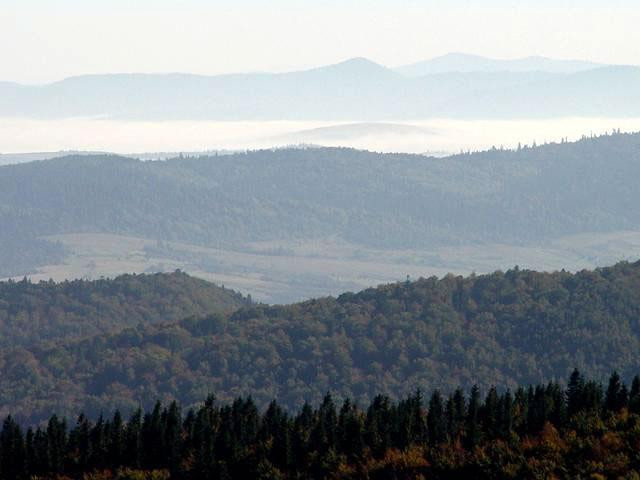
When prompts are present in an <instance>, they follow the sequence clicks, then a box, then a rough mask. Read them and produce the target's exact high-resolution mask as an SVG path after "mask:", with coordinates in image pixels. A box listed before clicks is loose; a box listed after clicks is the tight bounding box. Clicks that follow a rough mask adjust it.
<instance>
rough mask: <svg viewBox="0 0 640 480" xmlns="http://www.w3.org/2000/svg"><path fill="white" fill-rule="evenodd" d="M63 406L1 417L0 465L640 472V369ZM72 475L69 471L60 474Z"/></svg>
mask: <svg viewBox="0 0 640 480" xmlns="http://www.w3.org/2000/svg"><path fill="white" fill-rule="evenodd" d="M73 418H77V421H75V422H74V421H73V420H72V421H68V420H67V419H63V418H60V417H59V416H57V415H55V414H53V415H51V416H50V418H49V421H48V422H46V423H44V422H43V424H42V425H40V426H38V427H31V426H29V427H28V428H26V432H25V428H24V426H23V425H20V423H19V422H16V420H15V418H13V417H11V416H8V417H6V418H5V419H4V421H3V423H2V428H1V430H0V478H6V479H12V480H21V479H26V478H35V477H33V476H34V475H37V478H45V479H51V480H53V479H56V480H62V479H63V478H64V479H71V478H73V479H78V480H80V479H82V480H91V479H100V480H142V479H148V480H161V479H162V480H165V479H168V478H175V479H178V478H179V479H185V480H190V479H193V480H196V479H210V478H216V479H239V480H245V479H270V480H276V479H283V480H284V479H292V480H293V479H302V478H304V479H318V480H320V479H327V478H332V479H336V480H338V479H343V480H347V479H353V480H355V479H364V478H366V479H371V480H386V479H389V480H397V479H399V478H400V479H407V480H409V479H416V480H419V479H425V478H430V479H431V478H433V479H449V478H451V479H459V478H474V479H484V478H486V479H496V478H505V479H507V478H592V479H601V478H602V479H604V478H625V479H634V478H637V477H638V475H639V473H640V459H639V457H638V454H637V453H638V444H639V443H640V377H638V376H637V375H636V376H635V377H634V378H633V381H632V382H631V384H630V387H627V385H626V384H625V383H624V381H623V379H622V378H621V377H620V376H619V375H618V374H617V373H616V372H614V373H613V374H612V375H611V376H610V377H609V380H608V383H607V384H606V388H604V387H603V385H602V384H601V383H599V382H597V381H593V380H587V379H585V378H584V377H583V376H582V375H581V374H580V372H579V371H578V370H574V371H573V372H572V373H571V376H570V377H569V381H568V382H567V386H566V387H563V386H561V385H560V384H558V383H555V382H548V383H546V384H538V385H535V386H533V385H530V386H528V387H527V386H520V387H518V388H517V389H514V390H513V391H511V390H506V391H498V390H497V389H496V388H490V389H488V390H487V391H486V392H481V391H480V390H479V389H478V388H477V387H473V388H471V389H470V391H468V392H465V391H463V390H461V389H456V390H455V391H451V392H440V391H438V390H435V391H433V392H431V393H430V394H429V395H427V396H425V395H424V394H423V393H422V392H420V391H415V392H413V393H412V394H411V395H408V396H407V397H405V398H402V399H401V400H399V401H398V402H394V401H392V400H391V399H390V398H388V397H386V396H384V395H376V396H375V398H373V400H372V401H371V402H370V403H369V404H368V405H361V406H359V405H358V404H356V403H354V402H353V401H351V400H349V399H345V400H343V401H342V402H338V401H337V400H336V399H335V398H334V397H333V396H332V395H331V394H327V395H325V396H324V398H323V399H322V401H321V402H318V404H316V405H314V406H312V405H309V404H307V403H305V404H304V405H298V406H297V408H296V409H295V410H294V411H287V410H286V409H283V408H282V406H281V405H279V404H278V403H277V401H275V400H274V401H272V402H270V403H269V405H268V407H265V408H264V409H262V410H261V409H259V408H258V407H257V406H256V404H255V402H254V401H253V399H252V398H251V397H245V398H242V397H240V398H237V399H235V400H234V401H233V402H232V403H231V402H229V403H227V404H224V403H222V404H221V403H220V402H218V401H217V400H216V399H215V397H212V396H209V397H207V399H206V400H205V401H204V402H203V403H200V402H199V404H198V405H197V406H196V407H195V408H193V409H189V410H188V411H186V412H183V411H182V410H181V408H180V406H179V404H177V403H176V402H171V403H170V404H166V405H164V406H163V405H162V404H161V403H160V402H157V403H156V404H155V406H153V408H150V409H149V410H148V411H146V412H145V411H143V410H141V409H136V411H134V412H133V413H132V414H131V416H130V417H129V418H128V421H127V419H126V417H123V416H122V414H121V413H120V412H119V411H116V412H115V413H113V414H112V415H110V416H108V417H105V416H103V415H100V416H99V417H97V418H92V417H87V416H86V415H85V414H83V413H81V414H79V415H75V416H74V417H73ZM62 475H64V476H62Z"/></svg>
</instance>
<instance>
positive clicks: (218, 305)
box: [0, 272, 249, 348]
mask: <svg viewBox="0 0 640 480" xmlns="http://www.w3.org/2000/svg"><path fill="white" fill-rule="evenodd" d="M248 303H249V302H248V300H247V299H245V298H244V297H242V296H241V295H240V294H238V293H235V292H233V291H231V290H227V289H224V288H221V287H218V286H216V285H214V284H212V283H208V282H205V281H204V280H200V279H196V278H192V277H189V276H188V275H186V274H184V273H182V272H174V273H168V274H163V273H158V274H153V275H122V276H120V277H117V278H115V279H112V280H111V279H103V280H96V281H86V280H75V281H71V282H62V283H54V282H39V283H31V282H30V281H28V280H26V279H25V280H24V281H19V282H14V281H9V282H0V347H2V348H8V347H15V346H25V347H28V346H30V345H33V344H36V343H39V342H42V341H52V342H55V341H62V340H65V341H68V340H73V339H79V338H86V337H89V336H93V335H98V334H106V333H115V332H117V331H119V330H122V329H123V328H126V327H133V326H136V325H138V324H140V323H142V324H147V325H148V324H154V323H171V322H175V321H178V320H182V319H184V318H185V317H188V316H190V315H207V314H213V313H230V312H232V311H233V310H235V309H237V308H239V307H240V306H246V305H247V304H248Z"/></svg>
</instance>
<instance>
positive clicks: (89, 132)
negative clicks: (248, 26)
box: [0, 118, 640, 163]
mask: <svg viewBox="0 0 640 480" xmlns="http://www.w3.org/2000/svg"><path fill="white" fill-rule="evenodd" d="M614 129H620V130H621V131H623V132H625V131H640V118H624V119H616V118H560V119H550V120H504V121H497V120H481V121H477V120H476V121H466V120H444V119H443V120H429V121H421V122H411V123H405V122H393V123H383V124H380V123H374V124H372V123H362V124H353V123H351V124H346V123H340V122H333V123H332V122H312V121H304V122H292V121H268V122H208V121H166V122H143V121H113V120H104V119H67V120H33V119H15V118H0V154H5V155H4V157H5V158H4V161H3V162H2V163H10V162H8V161H7V159H8V156H7V155H6V154H8V153H26V152H57V151H68V150H73V151H78V150H80V151H105V152H114V153H122V154H132V153H143V152H205V151H214V150H244V149H259V148H271V147H279V146H286V145H293V144H296V145H297V144H316V145H324V146H347V147H353V148H358V149H367V150H373V151H383V152H411V153H431V154H436V155H444V154H447V153H458V152H460V151H461V150H464V151H467V150H472V151H473V150H483V149H488V148H491V147H492V146H495V147H498V148H499V147H501V146H504V147H505V148H513V147H516V146H517V145H518V143H522V144H523V145H524V144H529V145H531V144H532V143H533V142H536V143H537V144H541V143H545V142H554V141H555V142H557V141H561V140H562V139H563V138H566V139H568V140H575V139H578V138H580V137H581V136H583V135H590V134H592V133H593V134H601V133H606V132H611V131H612V130H614ZM2 157H3V156H2V155H0V161H2Z"/></svg>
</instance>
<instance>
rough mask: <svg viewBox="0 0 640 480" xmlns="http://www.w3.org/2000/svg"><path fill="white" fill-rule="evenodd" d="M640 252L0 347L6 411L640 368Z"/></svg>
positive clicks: (449, 385) (362, 398)
mask: <svg viewBox="0 0 640 480" xmlns="http://www.w3.org/2000/svg"><path fill="white" fill-rule="evenodd" d="M639 322H640V262H638V263H620V264H617V265H615V266H613V267H608V268H602V269H598V270H595V271H582V272H578V273H576V274H571V273H568V272H556V273H538V272H534V271H527V270H519V269H513V270H509V271H507V272H497V273H494V274H490V275H481V276H469V277H466V278H463V277H454V276H447V277H444V278H442V279H437V278H427V279H420V280H417V281H415V282H401V283H395V284H390V285H383V286H380V287H378V288H372V289H368V290H365V291H362V292H360V293H346V294H344V295H341V296H339V297H338V298H331V297H328V298H320V299H315V300H310V301H307V302H303V303H298V304H293V305H286V306H268V305H252V306H249V307H244V308H241V309H239V310H237V311H235V312H233V313H231V314H229V315H226V316H225V315H210V316H205V317H192V318H188V319H185V320H183V321H180V322H178V323H173V324H156V325H149V324H145V325H139V326H136V327H134V328H128V329H126V330H124V331H122V332H120V333H117V334H114V335H100V336H96V337H94V338H91V339H86V340H82V341H73V342H58V343H57V344H55V345H49V346H37V347H33V348H16V349H5V350H4V351H3V352H2V354H1V355H0V365H2V371H1V373H2V375H1V376H0V395H1V397H0V404H1V405H2V412H3V413H8V412H12V413H13V414H14V415H17V416H18V417H19V418H27V419H40V418H43V417H45V416H47V415H48V414H49V413H50V412H51V411H52V410H55V411H57V412H59V413H62V414H71V413H73V412H77V411H79V410H83V411H85V412H87V413H89V414H97V413H98V412H100V411H103V410H104V411H109V410H112V409H115V408H116V407H118V408H121V409H122V410H123V411H130V410H131V409H133V408H136V407H137V405H139V404H142V405H146V406H149V405H150V404H151V403H152V402H153V401H155V400H156V399H162V400H167V401H168V400H171V399H177V400H179V401H180V402H181V403H182V404H183V405H186V406H188V405H191V404H193V403H195V402H198V401H200V399H202V398H203V397H205V396H206V395H207V394H209V393H215V394H216V396H218V398H220V399H221V400H223V401H230V400H232V399H233V398H235V397H236V396H238V395H242V394H251V395H253V397H254V399H255V401H256V402H257V404H258V405H259V406H264V405H266V404H267V403H268V402H269V401H270V400H271V399H273V398H277V399H278V401H279V402H281V404H282V405H284V406H287V407H291V408H295V406H297V405H300V404H302V403H303V402H304V401H305V400H308V401H312V402H317V401H319V400H320V399H321V398H322V396H323V395H324V394H325V393H326V392H327V391H332V392H334V394H335V395H336V397H337V398H344V397H350V398H352V399H354V400H356V401H358V402H360V403H366V402H367V401H369V400H371V398H373V396H374V395H376V394H377V393H383V394H388V395H389V396H390V397H391V398H394V399H397V398H399V397H401V396H403V395H407V394H408V393H410V392H411V391H413V390H415V389H416V388H418V387H419V388H422V389H424V390H431V389H433V388H443V389H446V390H451V389H454V388H456V387H458V386H462V387H465V388H468V387H470V386H471V385H473V384H476V383H477V384H478V385H480V386H481V387H482V388H487V387H489V386H491V385H498V386H500V387H503V388H506V387H515V386H516V385H521V384H528V383H536V382H545V381H548V380H552V379H563V378H565V377H566V376H567V375H568V374H569V373H570V372H571V370H572V369H573V368H574V367H578V368H580V369H581V370H583V371H584V372H585V373H588V374H589V375H590V376H593V377H595V378H599V379H603V378H604V376H606V375H608V373H609V372H611V371H612V370H614V369H617V370H618V371H619V372H620V373H621V375H623V376H625V377H628V376H629V375H630V374H632V373H633V372H635V371H639V370H640V356H638V351H640V323H639Z"/></svg>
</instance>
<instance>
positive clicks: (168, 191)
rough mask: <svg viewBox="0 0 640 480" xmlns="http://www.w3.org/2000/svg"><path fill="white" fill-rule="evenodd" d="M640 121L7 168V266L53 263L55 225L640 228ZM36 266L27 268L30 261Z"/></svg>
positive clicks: (203, 242)
mask: <svg viewBox="0 0 640 480" xmlns="http://www.w3.org/2000/svg"><path fill="white" fill-rule="evenodd" d="M637 178H640V134H633V135H632V134H617V135H607V136H602V137H598V138H589V139H584V140H582V141H579V142H576V143H561V144H550V145H544V146H539V147H535V148H533V147H526V148H520V149H518V150H514V151H510V150H499V149H493V150H490V151H486V152H480V153H475V154H463V155H456V156H453V157H448V158H444V159H437V158H432V157H425V156H420V155H406V154H380V153H374V152H365V151H357V150H352V149H344V148H309V149H284V150H274V151H271V150H269V151H255V152H248V153H238V154H230V155H220V156H210V157H199V158H175V159H172V160H168V161H157V162H142V161H138V160H134V159H130V158H122V157H116V156H108V155H87V156H69V157H63V158H56V159H52V160H48V161H40V162H32V163H26V164H21V165H10V166H4V167H0V223H1V224H2V226H3V228H2V229H1V230H0V276H10V275H23V274H25V273H28V269H31V268H35V267H37V266H38V265H42V264H44V263H47V262H48V263H55V262H56V261H58V260H59V259H60V257H61V256H64V254H65V252H64V249H62V248H61V246H60V245H57V244H55V243H49V244H47V248H44V246H43V240H42V237H45V236H48V235H54V234H73V233H107V234H120V235H131V236H137V237H142V238H147V239H151V240H153V241H156V240H160V241H176V242H185V243H189V244H193V245H200V246H209V247H216V248H218V247H222V248H234V249H238V248H242V247H243V246H244V245H247V244H248V243H250V242H278V241H298V240H313V239H319V238H327V237H336V238H339V239H342V240H344V241H346V242H350V243H351V244H354V245H358V246H363V247H371V248H381V249H389V250H402V249H407V248H416V249H422V250H428V249H431V248H435V247H439V246H445V245H446V246H452V245H453V246H455V245H486V244H489V243H492V244H496V243H499V244H507V245H541V244H544V242H548V241H551V240H553V239H557V238H559V237H562V236H567V235H575V234H581V233H593V232H601V233H606V232H619V231H623V230H637V228H638V225H640V209H638V208H636V206H637V205H638V204H640V189H638V188H637V185H636V183H637V182H636V179H637ZM25 269H27V270H25Z"/></svg>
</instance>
